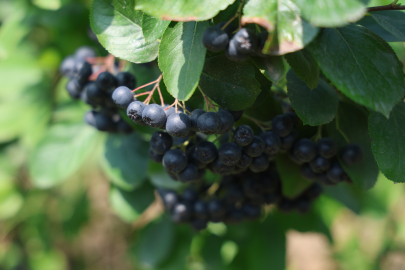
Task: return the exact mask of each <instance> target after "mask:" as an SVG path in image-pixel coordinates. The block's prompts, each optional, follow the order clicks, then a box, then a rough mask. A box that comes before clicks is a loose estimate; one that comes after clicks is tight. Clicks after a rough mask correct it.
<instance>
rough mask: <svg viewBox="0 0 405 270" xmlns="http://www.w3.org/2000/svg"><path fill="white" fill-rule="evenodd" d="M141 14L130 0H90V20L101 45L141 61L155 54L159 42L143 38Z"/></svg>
mask: <svg viewBox="0 0 405 270" xmlns="http://www.w3.org/2000/svg"><path fill="white" fill-rule="evenodd" d="M142 16H143V13H142V12H141V11H135V10H134V1H125V3H122V2H121V1H118V0H94V2H93V5H92V9H91V16H90V22H91V27H92V29H93V31H94V33H95V34H96V35H97V37H98V40H99V41H100V43H101V45H103V47H104V48H106V49H107V50H108V51H109V52H110V53H111V54H113V55H114V56H116V57H119V58H122V59H125V60H127V61H131V62H134V63H144V62H150V61H152V60H154V59H155V58H156V56H157V54H158V48H159V42H158V41H156V40H152V41H149V42H146V41H145V38H144V36H143V33H142V27H141V26H142ZM149 38H150V37H149Z"/></svg>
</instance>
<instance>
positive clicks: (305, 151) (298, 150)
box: [293, 138, 317, 162]
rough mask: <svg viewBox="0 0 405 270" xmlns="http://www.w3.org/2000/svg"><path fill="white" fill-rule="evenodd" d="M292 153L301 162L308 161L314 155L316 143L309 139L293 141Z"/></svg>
mask: <svg viewBox="0 0 405 270" xmlns="http://www.w3.org/2000/svg"><path fill="white" fill-rule="evenodd" d="M293 154H294V156H296V157H297V158H298V159H299V160H301V161H302V162H310V161H311V160H313V159H314V158H315V157H316V154H317V151H316V144H315V143H314V142H313V141H311V140H310V139H307V138H304V139H301V140H299V141H298V142H297V143H295V145H294V149H293Z"/></svg>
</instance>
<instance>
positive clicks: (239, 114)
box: [219, 108, 243, 122]
mask: <svg viewBox="0 0 405 270" xmlns="http://www.w3.org/2000/svg"><path fill="white" fill-rule="evenodd" d="M219 111H227V112H229V113H230V114H231V115H232V116H233V121H234V122H236V121H238V120H239V119H240V118H241V117H242V115H243V110H241V111H230V110H225V109H222V108H219Z"/></svg>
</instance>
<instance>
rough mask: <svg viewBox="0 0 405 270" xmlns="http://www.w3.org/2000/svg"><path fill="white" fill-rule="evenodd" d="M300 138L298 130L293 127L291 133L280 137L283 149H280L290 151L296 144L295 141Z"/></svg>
mask: <svg viewBox="0 0 405 270" xmlns="http://www.w3.org/2000/svg"><path fill="white" fill-rule="evenodd" d="M297 140H298V132H297V131H296V130H295V129H293V131H291V133H290V134H288V135H287V136H285V137H282V138H280V141H281V150H280V151H284V152H285V151H288V150H289V149H291V148H292V147H293V145H294V143H295V142H296V141H297Z"/></svg>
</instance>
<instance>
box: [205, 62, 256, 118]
mask: <svg viewBox="0 0 405 270" xmlns="http://www.w3.org/2000/svg"><path fill="white" fill-rule="evenodd" d="M200 86H201V88H202V89H203V91H204V93H205V94H206V95H207V96H208V97H209V98H211V99H212V100H213V101H215V102H216V103H217V104H219V105H220V106H221V107H223V108H225V109H228V110H233V111H237V110H243V109H246V108H249V107H250V106H251V105H252V104H253V103H254V102H255V100H256V97H257V96H258V95H259V93H260V84H259V83H258V82H257V81H256V79H255V69H254V67H253V66H252V65H250V64H249V63H247V62H244V63H235V62H233V61H231V60H228V59H227V58H226V57H225V56H224V55H219V56H215V57H211V58H209V59H207V60H206V61H205V65H204V70H203V72H202V75H201V81H200Z"/></svg>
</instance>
